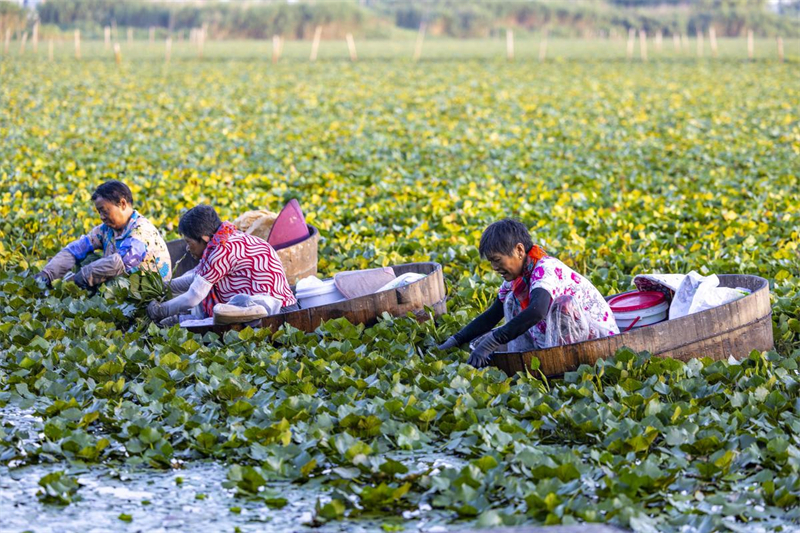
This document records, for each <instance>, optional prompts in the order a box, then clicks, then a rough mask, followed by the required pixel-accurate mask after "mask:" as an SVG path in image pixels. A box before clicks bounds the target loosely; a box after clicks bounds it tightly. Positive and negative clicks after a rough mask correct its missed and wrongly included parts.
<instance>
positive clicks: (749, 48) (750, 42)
mask: <svg viewBox="0 0 800 533" xmlns="http://www.w3.org/2000/svg"><path fill="white" fill-rule="evenodd" d="M754 56H755V44H754V43H753V30H747V59H749V60H750V61H752V60H753V57H754Z"/></svg>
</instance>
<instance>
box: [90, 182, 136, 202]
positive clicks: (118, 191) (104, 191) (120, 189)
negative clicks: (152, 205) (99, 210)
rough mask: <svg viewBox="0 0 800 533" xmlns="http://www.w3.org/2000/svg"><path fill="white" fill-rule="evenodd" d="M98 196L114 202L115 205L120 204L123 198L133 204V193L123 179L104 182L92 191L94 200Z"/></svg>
mask: <svg viewBox="0 0 800 533" xmlns="http://www.w3.org/2000/svg"><path fill="white" fill-rule="evenodd" d="M98 198H102V199H103V200H108V201H109V202H114V205H119V203H120V202H121V201H122V199H123V198H125V200H126V201H127V202H128V203H129V204H133V193H131V190H130V188H129V187H128V186H127V185H125V184H124V183H122V182H121V181H117V180H111V181H107V182H105V183H103V184H102V185H100V186H99V187H98V188H96V189H95V190H94V193H92V201H93V202H94V201H95V200H97V199H98Z"/></svg>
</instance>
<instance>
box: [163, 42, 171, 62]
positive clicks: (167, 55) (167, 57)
mask: <svg viewBox="0 0 800 533" xmlns="http://www.w3.org/2000/svg"><path fill="white" fill-rule="evenodd" d="M171 57H172V37H167V40H166V41H165V43H164V63H169V60H170V58H171Z"/></svg>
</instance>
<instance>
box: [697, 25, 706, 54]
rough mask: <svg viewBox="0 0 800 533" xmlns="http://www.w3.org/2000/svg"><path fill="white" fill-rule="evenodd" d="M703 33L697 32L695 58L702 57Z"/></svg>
mask: <svg viewBox="0 0 800 533" xmlns="http://www.w3.org/2000/svg"><path fill="white" fill-rule="evenodd" d="M703 48H704V42H703V32H702V31H700V30H697V57H703V54H704V50H703Z"/></svg>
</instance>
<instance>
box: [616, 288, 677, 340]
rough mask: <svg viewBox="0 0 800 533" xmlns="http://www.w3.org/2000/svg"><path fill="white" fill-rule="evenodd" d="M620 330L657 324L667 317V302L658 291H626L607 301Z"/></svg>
mask: <svg viewBox="0 0 800 533" xmlns="http://www.w3.org/2000/svg"><path fill="white" fill-rule="evenodd" d="M608 305H609V307H611V312H613V313H614V319H615V320H616V321H617V327H618V328H619V330H620V332H625V331H628V330H629V329H633V328H640V327H643V326H650V325H652V324H658V323H659V322H663V321H664V320H666V319H667V316H668V313H669V303H668V302H667V297H666V296H665V295H664V293H662V292H658V291H642V292H636V291H634V292H627V293H625V294H620V295H619V296H615V297H614V298H612V299H611V300H609V301H608Z"/></svg>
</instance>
